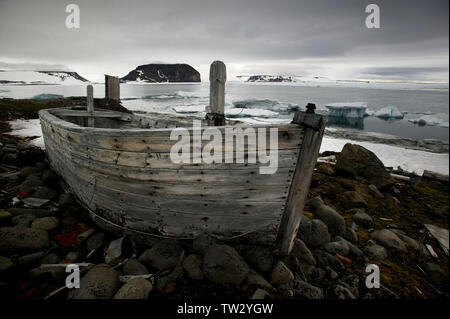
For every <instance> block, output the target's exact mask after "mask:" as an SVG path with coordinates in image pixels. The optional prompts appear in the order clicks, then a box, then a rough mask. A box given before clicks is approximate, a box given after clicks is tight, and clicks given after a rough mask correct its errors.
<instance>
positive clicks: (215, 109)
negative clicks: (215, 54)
mask: <svg viewBox="0 0 450 319" xmlns="http://www.w3.org/2000/svg"><path fill="white" fill-rule="evenodd" d="M226 80H227V68H226V66H225V64H224V63H223V62H222V61H214V62H213V63H211V67H210V69H209V108H210V110H209V111H208V113H207V114H206V118H207V120H208V124H209V125H215V126H222V125H225V116H224V114H225V82H226Z"/></svg>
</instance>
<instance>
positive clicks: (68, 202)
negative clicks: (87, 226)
mask: <svg viewBox="0 0 450 319" xmlns="http://www.w3.org/2000/svg"><path fill="white" fill-rule="evenodd" d="M75 203H76V202H75V199H74V198H73V197H72V195H71V194H62V195H61V197H60V199H59V201H58V204H59V207H60V208H61V209H62V210H66V209H68V208H69V207H70V206H72V205H74V204H75Z"/></svg>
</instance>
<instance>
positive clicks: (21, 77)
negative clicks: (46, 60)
mask: <svg viewBox="0 0 450 319" xmlns="http://www.w3.org/2000/svg"><path fill="white" fill-rule="evenodd" d="M85 82H89V81H88V80H86V79H85V78H83V77H82V76H80V75H79V74H78V73H76V72H69V71H18V70H17V71H16V70H14V71H13V70H11V71H10V70H0V84H7V85H8V84H9V85H38V84H40V85H45V84H50V85H76V84H83V83H85Z"/></svg>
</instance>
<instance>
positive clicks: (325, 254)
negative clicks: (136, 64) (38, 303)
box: [0, 99, 450, 300]
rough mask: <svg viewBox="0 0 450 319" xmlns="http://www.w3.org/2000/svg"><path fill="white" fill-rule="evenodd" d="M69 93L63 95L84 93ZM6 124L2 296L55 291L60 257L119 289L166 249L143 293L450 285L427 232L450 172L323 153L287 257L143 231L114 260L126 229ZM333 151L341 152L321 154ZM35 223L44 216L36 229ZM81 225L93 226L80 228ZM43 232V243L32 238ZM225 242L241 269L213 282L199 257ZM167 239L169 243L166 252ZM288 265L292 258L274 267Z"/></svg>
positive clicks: (333, 293) (445, 213)
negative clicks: (429, 175)
mask: <svg viewBox="0 0 450 319" xmlns="http://www.w3.org/2000/svg"><path fill="white" fill-rule="evenodd" d="M70 100H72V99H69V100H68V101H65V102H64V103H66V104H67V103H72V102H74V103H75V102H78V101H77V100H76V99H75V100H72V102H70ZM22 111H24V113H21V110H20V108H19V109H16V110H15V111H14V108H12V109H10V110H9V112H10V114H9V115H11V117H8V120H12V119H13V117H14V116H16V117H17V116H20V117H22V118H26V117H30V118H31V117H32V113H33V112H35V111H36V108H32V107H31V106H30V105H28V107H25V108H24V109H23V110H22ZM0 127H1V130H2V132H1V133H2V134H1V137H0V150H1V153H2V154H1V157H0V160H1V165H0V168H1V172H0V176H1V178H0V182H1V189H2V191H1V192H0V216H1V220H0V238H1V241H0V256H1V257H0V262H1V266H2V268H0V288H1V289H0V295H2V296H5V297H6V298H25V299H29V298H37V299H42V298H45V297H48V296H49V295H51V293H53V292H54V291H57V289H58V288H60V287H61V285H63V279H64V274H63V273H64V268H63V267H58V268H57V270H54V271H46V270H44V268H43V266H45V265H46V264H48V263H73V262H89V263H90V264H91V266H89V267H87V268H85V269H82V274H83V275H84V274H85V273H87V275H85V276H84V277H83V279H82V285H84V286H88V285H89V284H87V283H86V282H87V281H89V282H90V283H92V281H93V282H95V283H96V284H101V283H102V280H104V279H102V275H106V276H109V277H108V278H109V279H108V280H113V281H114V282H115V285H114V287H111V289H110V290H108V291H107V293H106V295H105V298H112V297H113V296H115V294H117V293H118V292H117V290H118V289H119V288H120V286H122V287H125V285H126V284H124V283H119V280H118V279H117V278H119V277H120V276H122V275H142V274H144V273H155V271H157V270H158V268H157V265H158V262H164V263H167V262H169V260H170V263H169V264H168V265H169V269H170V270H169V271H168V272H156V273H157V274H158V275H157V276H156V277H155V278H154V279H153V280H152V286H151V288H149V287H147V288H146V289H147V290H146V291H147V294H146V295H145V299H147V298H149V299H154V298H156V299H158V298H183V299H186V298H196V299H197V298H210V297H211V296H212V295H214V296H215V297H220V298H234V299H235V298H239V299H241V300H244V299H250V298H261V296H262V297H264V296H265V297H266V298H272V299H391V298H394V299H395V298H425V299H428V298H432V299H434V298H438V299H439V298H448V296H449V294H450V292H449V291H448V285H447V282H448V273H449V268H448V266H449V265H448V257H447V255H446V253H445V251H444V250H443V249H442V248H441V246H440V244H439V243H438V242H437V241H436V240H435V239H434V238H433V237H432V236H430V237H424V234H428V233H427V231H426V230H425V229H424V226H423V225H424V224H432V225H435V226H436V227H444V228H446V229H448V218H449V197H448V196H449V195H448V184H445V183H440V182H437V181H427V180H424V179H422V178H421V177H419V176H412V177H411V178H409V179H408V180H394V181H393V184H392V186H389V187H387V188H383V189H378V188H377V187H374V185H372V184H370V183H371V182H370V181H369V180H370V179H368V180H366V178H368V177H361V176H355V177H351V176H348V175H346V174H343V173H342V172H340V171H338V170H337V166H336V165H333V164H331V163H328V162H318V163H317V164H316V169H315V172H314V174H313V178H312V182H311V187H310V191H309V194H308V198H309V199H310V200H309V201H308V202H307V205H306V206H305V208H304V211H303V218H302V224H301V225H303V226H301V227H300V234H299V235H298V237H297V240H296V244H295V247H296V248H295V249H294V252H293V253H292V254H291V256H290V257H288V258H280V257H279V256H277V255H276V254H273V252H272V251H271V250H270V249H269V247H265V246H259V245H255V244H254V243H252V242H251V241H244V240H241V241H240V240H237V241H234V242H221V241H218V240H216V239H214V238H212V237H209V236H207V235H204V236H200V237H199V238H198V239H195V240H193V241H192V240H168V241H167V240H160V239H154V240H151V241H148V242H146V243H140V242H139V241H137V239H134V238H133V236H126V237H124V238H125V239H123V240H124V244H123V245H124V246H123V247H124V250H123V251H122V252H121V255H120V256H119V257H117V258H114V260H111V258H110V257H108V258H109V259H108V258H106V257H107V256H108V254H107V251H108V247H114V244H113V243H114V242H116V241H117V240H118V239H121V237H120V235H117V234H116V235H114V234H111V233H108V232H107V231H105V230H102V229H101V228H99V227H98V226H97V225H96V224H94V223H93V222H92V221H91V220H89V219H88V218H86V216H87V212H86V211H85V210H84V208H83V207H82V206H81V205H80V204H79V203H77V202H76V201H75V199H74V198H73V197H72V196H71V195H70V193H67V192H66V190H65V189H64V187H62V186H61V185H64V182H63V181H62V180H61V179H60V178H59V177H58V176H56V175H55V173H54V172H53V170H52V169H51V166H50V167H49V163H48V162H47V160H46V158H45V153H44V152H43V151H42V150H41V149H38V148H35V147H32V146H30V145H28V141H29V139H27V138H20V137H14V136H10V135H8V134H4V133H5V132H6V131H7V130H8V129H9V127H8V123H6V122H5V120H3V119H0ZM363 152H364V151H363ZM330 153H333V155H334V156H339V154H341V152H328V154H322V155H331V154H330ZM357 158H358V156H356V154H355V156H354V157H353V156H352V162H355V163H357ZM374 173H375V171H374ZM30 205H31V206H30ZM33 205H38V206H39V207H38V206H33ZM324 205H325V206H324ZM33 207H34V208H33ZM323 207H330V209H332V211H333V212H334V213H333V216H334V218H337V220H338V222H339V223H343V225H344V227H345V231H343V230H342V229H341V230H338V231H337V230H334V229H333V226H332V224H330V223H329V222H328V221H327V220H326V219H323V217H321V214H322V212H321V210H323V209H324V208H323ZM312 224H314V225H322V226H323V228H324V229H328V230H323V229H322V230H321V231H322V234H321V235H320V236H319V237H320V238H321V242H320V243H317V242H315V240H317V237H314V236H318V233H317V234H316V233H308V229H310V225H312ZM322 226H321V227H322ZM39 227H44V228H43V230H42V229H41V230H39V231H38V230H37V229H39ZM319 228H320V227H319ZM316 231H317V232H319V229H316ZM36 232H39V233H40V234H41V235H42V238H41V237H40V238H38V239H35V240H34V244H33V247H35V248H31V247H29V246H28V245H31V243H27V244H26V245H25V244H24V242H23V240H24V237H23V235H24V234H29V233H30V234H35V233H36ZM83 234H86V235H83ZM386 234H387V235H388V236H395V238H400V239H396V240H397V244H396V245H398V246H395V245H392V244H390V243H389V241H385V240H384V239H383V236H384V235H386ZM313 235H314V236H313ZM382 235H383V236H382ZM83 236H87V238H84V239H82V238H83ZM25 238H26V236H25ZM45 238H48V239H45ZM77 238H81V239H77ZM314 238H316V239H314ZM5 240H7V241H8V245H10V246H12V247H16V248H15V249H14V250H13V251H11V250H10V248H8V247H10V246H5V245H4V244H3V243H4V241H5ZM46 240H47V241H46ZM48 240H49V241H48ZM135 240H136V241H135ZM41 242H42V248H41V246H34V245H35V244H36V243H41ZM49 242H52V243H53V244H52V248H51V249H47V248H43V247H44V246H46V245H48V244H49ZM133 243H134V244H133ZM217 244H218V245H217ZM425 244H428V245H430V246H431V247H432V249H433V251H434V252H435V253H436V254H437V255H438V256H439V258H438V259H436V258H433V257H431V256H430V253H429V252H428V251H427V250H426V248H425ZM36 245H37V244H36ZM133 247H134V248H133ZM199 247H203V248H201V249H199ZM205 247H206V248H205ZM208 247H209V248H208ZM224 247H227V248H224ZM19 248H20V249H19ZM222 249H225V251H226V252H227V253H230V254H232V255H233V262H230V263H227V264H226V265H222V266H224V267H226V269H227V272H229V273H230V274H233V275H231V276H230V275H227V276H228V277H226V278H233V280H232V279H229V280H231V281H230V282H228V283H227V284H221V283H219V282H215V280H216V279H215V278H216V277H215V275H211V271H212V269H214V268H211V270H210V269H205V266H203V268H202V267H201V265H202V263H203V262H204V261H205V260H211V257H210V256H211V254H213V255H214V254H222V253H224V251H222ZM159 251H166V252H168V253H169V255H170V257H168V256H167V255H164V254H159ZM181 251H183V254H182V256H184V259H183V262H182V263H181V264H180V263H177V262H174V261H177V260H178V257H179V256H178V254H181ZM380 252H381V253H380ZM149 254H156V256H158V257H157V258H158V259H157V261H155V260H153V259H151V258H150V259H149V258H148V256H149ZM167 258H169V259H167ZM215 261H216V259H214V262H215ZM217 262H218V263H220V260H217ZM367 263H371V264H375V265H378V266H379V267H380V270H381V284H382V288H381V289H378V290H373V289H367V288H366V287H365V285H364V282H365V276H367V274H366V273H365V269H366V265H367ZM106 264H108V265H106ZM199 265H200V266H199ZM203 265H204V264H203ZM419 265H420V267H419ZM217 266H219V265H217ZM235 267H237V268H235ZM242 267H243V268H242ZM280 267H281V268H283V269H287V270H286V271H284V270H283V271H282V272H278V270H279V269H280ZM237 269H251V270H249V273H248V274H242V276H241V277H242V278H241V279H239V282H237V281H235V279H234V278H236V273H234V272H235V271H238V270H237ZM238 272H239V271H238ZM89 274H90V275H89ZM277 276H278V277H277ZM274 278H278V279H274ZM83 280H84V281H83ZM221 280H222V279H221ZM227 280H228V279H227ZM132 284H136V285H138V284H139V282H138V281H132V282H131V283H130V284H128V285H132ZM3 293H5V295H3ZM91 293H92V292H90V291H89V290H86V289H82V290H81V291H80V292H76V291H75V293H74V291H68V289H65V290H63V291H59V292H58V293H56V294H55V295H52V296H51V297H49V298H52V299H66V298H83V297H87V296H91V295H90V294H91ZM261 294H262V295H261Z"/></svg>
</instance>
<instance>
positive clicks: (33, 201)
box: [22, 197, 50, 208]
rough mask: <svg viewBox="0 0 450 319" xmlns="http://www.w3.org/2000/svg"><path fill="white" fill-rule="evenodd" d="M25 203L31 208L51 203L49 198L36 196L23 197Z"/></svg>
mask: <svg viewBox="0 0 450 319" xmlns="http://www.w3.org/2000/svg"><path fill="white" fill-rule="evenodd" d="M22 202H23V204H24V205H25V206H26V207H30V208H41V207H44V206H45V205H47V204H48V203H50V201H49V200H48V199H41V198H34V197H28V198H24V199H22Z"/></svg>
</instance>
